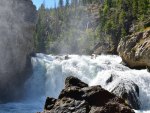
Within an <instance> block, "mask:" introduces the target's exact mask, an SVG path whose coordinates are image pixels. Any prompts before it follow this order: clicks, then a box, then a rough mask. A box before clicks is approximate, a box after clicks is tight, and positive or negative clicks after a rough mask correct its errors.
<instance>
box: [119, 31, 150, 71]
mask: <svg viewBox="0 0 150 113" xmlns="http://www.w3.org/2000/svg"><path fill="white" fill-rule="evenodd" d="M118 53H119V55H120V56H121V57H122V59H123V61H124V62H125V63H126V64H127V65H128V66H129V67H131V68H146V67H150V60H149V59H150V30H145V31H143V32H139V33H135V34H133V35H130V36H127V37H125V38H122V40H121V41H120V44H119V46H118Z"/></svg>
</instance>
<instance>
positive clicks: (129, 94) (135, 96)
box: [111, 80, 140, 110]
mask: <svg viewBox="0 0 150 113" xmlns="http://www.w3.org/2000/svg"><path fill="white" fill-rule="evenodd" d="M111 92H112V93H114V94H115V95H117V96H119V97H121V98H123V99H125V100H126V102H127V103H128V104H129V105H130V106H131V107H132V108H134V109H137V110H138V109H140V100H139V87H138V86H137V85H136V84H135V83H134V82H133V81H129V80H121V81H120V82H119V83H118V84H117V85H116V87H114V88H113V89H112V91H111Z"/></svg>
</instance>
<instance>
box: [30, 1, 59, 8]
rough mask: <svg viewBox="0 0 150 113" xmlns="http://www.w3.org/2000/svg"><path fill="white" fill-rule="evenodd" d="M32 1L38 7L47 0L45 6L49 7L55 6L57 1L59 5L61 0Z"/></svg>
mask: <svg viewBox="0 0 150 113" xmlns="http://www.w3.org/2000/svg"><path fill="white" fill-rule="evenodd" d="M32 1H33V4H35V6H36V7H37V9H38V8H39V7H40V6H41V4H42V3H44V1H45V6H46V7H47V8H53V7H54V6H55V2H56V5H57V4H58V1H59V0H32Z"/></svg>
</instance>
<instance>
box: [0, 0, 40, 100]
mask: <svg viewBox="0 0 150 113" xmlns="http://www.w3.org/2000/svg"><path fill="white" fill-rule="evenodd" d="M36 15H37V14H36V8H35V6H34V5H33V3H32V1H31V0H0V53H1V54H0V92H1V93H0V101H8V100H12V99H16V98H17V97H19V95H20V92H21V91H19V90H18V88H20V87H21V86H22V84H23V82H24V81H25V78H27V76H25V75H26V73H27V72H29V70H30V69H31V62H30V55H31V54H32V53H33V49H34V45H33V30H34V27H35V24H36Z"/></svg>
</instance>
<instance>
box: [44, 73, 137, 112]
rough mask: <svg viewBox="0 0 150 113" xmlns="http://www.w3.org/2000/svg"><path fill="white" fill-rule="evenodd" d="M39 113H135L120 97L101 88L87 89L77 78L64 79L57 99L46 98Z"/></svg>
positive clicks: (92, 87)
mask: <svg viewBox="0 0 150 113" xmlns="http://www.w3.org/2000/svg"><path fill="white" fill-rule="evenodd" d="M41 113H135V112H134V111H133V110H132V108H131V107H130V106H129V105H128V104H127V103H126V101H125V100H123V99H122V98H120V97H117V96H116V95H114V94H113V93H110V92H108V91H107V90H105V89H103V88H102V87H101V86H99V85H97V86H91V87H89V86H88V85H87V84H86V83H84V82H82V81H81V80H79V79H78V78H75V77H73V76H70V77H68V78H66V81H65V88H64V89H63V90H62V91H61V93H60V95H59V97H58V99H54V98H50V97H47V99H46V102H45V107H44V111H43V112H41Z"/></svg>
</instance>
